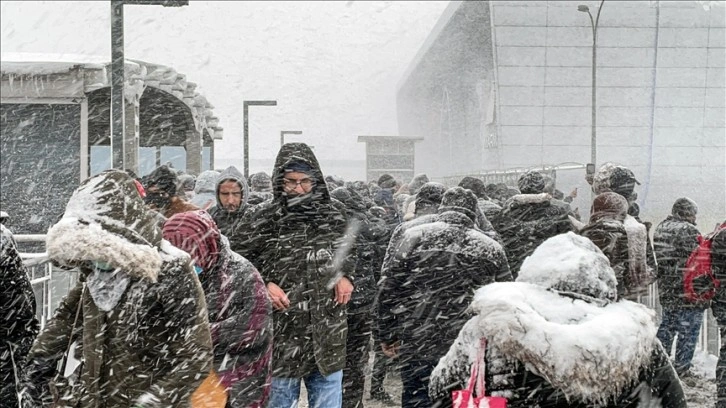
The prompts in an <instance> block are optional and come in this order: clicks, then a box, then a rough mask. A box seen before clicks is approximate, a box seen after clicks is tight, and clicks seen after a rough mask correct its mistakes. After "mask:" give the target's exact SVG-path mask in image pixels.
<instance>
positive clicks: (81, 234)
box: [24, 170, 212, 407]
mask: <svg viewBox="0 0 726 408" xmlns="http://www.w3.org/2000/svg"><path fill="white" fill-rule="evenodd" d="M47 249H48V257H49V258H50V259H51V261H53V262H54V263H55V264H56V265H58V266H62V267H67V268H72V267H77V268H79V270H80V274H81V278H80V279H79V280H78V282H77V284H76V286H75V287H74V288H73V289H71V291H70V292H69V294H68V295H67V296H66V297H65V298H64V299H63V301H62V302H61V304H60V306H59V307H58V309H57V310H56V312H55V314H54V316H53V319H52V320H51V321H50V322H48V325H47V326H46V327H45V329H44V330H43V332H42V333H41V334H40V336H38V339H37V341H36V342H35V344H33V347H32V349H31V351H30V355H29V356H28V362H29V363H28V366H27V374H26V379H25V381H24V384H25V386H26V388H27V389H28V392H29V394H28V396H29V397H30V398H31V399H32V401H33V403H32V404H31V406H36V407H40V406H46V405H47V404H48V403H49V402H50V401H49V400H50V399H51V398H50V396H49V395H48V394H49V392H48V388H49V383H55V384H56V385H57V384H58V381H59V379H60V378H62V377H63V376H64V375H65V371H66V369H67V367H66V365H67V364H68V363H69V362H68V361H67V359H68V357H67V354H68V353H70V352H71V349H72V345H73V343H77V344H79V345H81V348H82V360H81V363H80V366H79V367H78V368H77V372H78V373H79V380H78V381H76V383H75V385H74V386H68V387H64V388H55V387H54V389H55V390H56V392H53V394H54V395H53V399H54V401H53V402H55V403H56V404H58V406H82V407H156V406H186V405H187V404H188V401H189V397H190V395H191V394H192V392H193V391H194V390H195V389H196V388H197V387H198V386H199V385H200V383H201V382H202V380H204V379H205V377H207V375H208V373H209V370H210V368H211V362H212V340H211V335H210V332H209V323H208V320H207V308H206V303H205V300H204V293H203V292H202V287H201V285H200V284H199V280H198V279H197V278H196V274H195V273H194V269H193V268H192V265H191V263H190V260H189V256H188V255H187V254H185V253H184V252H182V251H180V250H178V249H176V248H174V247H173V246H172V245H171V244H169V242H167V241H164V240H163V239H162V234H161V229H160V228H159V227H158V226H157V224H156V222H155V220H154V219H153V216H152V215H151V214H150V213H149V211H147V209H146V206H144V205H143V202H142V200H141V197H140V196H139V193H138V191H137V188H136V186H135V184H134V182H133V180H132V179H131V178H130V177H129V176H128V175H126V173H123V172H121V171H117V170H108V171H105V172H103V173H100V174H98V175H96V176H94V177H91V178H89V179H87V180H86V181H84V182H83V183H82V184H81V185H80V186H79V187H78V189H76V191H75V192H74V193H73V195H72V196H71V198H70V200H69V201H68V204H67V206H66V210H65V213H64V214H63V217H62V218H61V220H60V221H59V222H58V223H56V224H55V225H54V226H52V227H51V228H50V230H49V231H48V235H47ZM64 355H65V356H64ZM54 377H55V379H54ZM41 401H42V403H41Z"/></svg>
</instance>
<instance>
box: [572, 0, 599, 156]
mask: <svg viewBox="0 0 726 408" xmlns="http://www.w3.org/2000/svg"><path fill="white" fill-rule="evenodd" d="M603 3H605V0H601V1H600V7H598V9H597V15H596V16H595V18H594V19H593V18H592V13H590V8H589V7H588V6H587V5H584V4H580V5H579V6H577V11H580V12H583V13H587V15H588V16H590V24H591V25H592V138H591V140H590V162H591V163H592V164H593V165H596V164H597V25H598V22H599V21H600V11H602V6H603Z"/></svg>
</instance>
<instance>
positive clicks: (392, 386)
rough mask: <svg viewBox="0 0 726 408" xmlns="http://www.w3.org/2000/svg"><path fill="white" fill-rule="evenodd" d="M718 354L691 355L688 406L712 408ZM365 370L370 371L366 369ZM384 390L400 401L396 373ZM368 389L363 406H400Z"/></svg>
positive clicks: (304, 407) (686, 385) (303, 407)
mask: <svg viewBox="0 0 726 408" xmlns="http://www.w3.org/2000/svg"><path fill="white" fill-rule="evenodd" d="M717 361H718V356H714V355H712V354H708V353H706V352H703V351H701V350H696V354H695V355H694V357H693V368H692V370H693V372H694V373H695V374H696V375H697V376H696V377H694V378H693V380H692V381H690V380H689V383H690V384H692V385H693V386H689V383H684V384H683V391H684V392H685V393H686V397H687V400H688V406H689V408H713V406H714V405H715V404H716V382H715V380H716V362H717ZM367 372H369V373H370V370H369V369H368V370H367ZM384 385H385V387H386V391H388V393H389V394H391V396H392V397H394V398H395V399H397V400H399V401H400V396H401V391H402V388H401V378H400V377H399V375H398V373H389V374H388V375H387V376H386V380H385V383H384ZM369 389H370V375H369V376H367V377H366V384H365V398H364V400H363V406H364V407H365V408H393V407H400V406H401V405H400V404H399V405H395V406H387V405H383V404H381V403H379V402H378V401H372V400H369V399H368V396H369V394H368V390H369ZM306 398H307V397H306V394H305V391H304V387H303V392H302V398H301V402H302V403H301V404H300V405H299V407H300V408H308V404H307V402H306Z"/></svg>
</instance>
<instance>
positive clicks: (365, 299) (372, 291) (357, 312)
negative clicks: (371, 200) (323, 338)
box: [328, 184, 390, 408]
mask: <svg viewBox="0 0 726 408" xmlns="http://www.w3.org/2000/svg"><path fill="white" fill-rule="evenodd" d="M328 185H330V184H328ZM330 195H331V196H332V197H333V198H335V199H336V200H338V201H340V202H341V203H343V205H344V206H345V209H346V212H347V216H348V222H355V223H358V226H359V227H358V236H357V239H356V249H357V259H358V261H357V263H356V267H355V276H356V280H355V289H354V291H353V296H352V297H351V300H350V302H349V303H348V338H347V341H346V364H345V369H344V370H343V407H344V408H356V407H358V408H362V407H363V385H364V384H365V374H364V372H363V369H364V368H365V367H366V365H367V364H368V351H369V346H370V340H371V331H372V321H373V306H374V301H375V297H376V293H377V292H378V287H377V282H378V279H380V270H381V265H382V264H383V256H384V253H383V252H382V251H381V244H380V242H381V240H383V239H385V238H386V237H389V238H390V232H389V228H388V225H387V224H386V222H385V221H383V219H380V218H378V217H375V216H374V215H372V214H371V213H369V212H368V211H367V210H366V207H365V205H364V203H363V199H362V198H361V197H360V196H359V195H358V193H357V192H356V191H355V190H354V189H353V188H352V187H338V188H336V189H335V190H333V191H332V192H331V193H330Z"/></svg>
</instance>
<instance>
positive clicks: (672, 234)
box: [653, 215, 708, 309]
mask: <svg viewBox="0 0 726 408" xmlns="http://www.w3.org/2000/svg"><path fill="white" fill-rule="evenodd" d="M699 235H700V232H699V231H698V229H697V228H696V226H695V225H693V224H691V223H690V222H688V221H686V220H684V219H682V218H680V217H678V216H675V215H669V216H668V217H667V218H666V219H665V220H663V222H661V223H660V224H658V227H656V229H655V232H654V233H653V245H654V247H655V256H656V258H657V259H658V291H659V294H660V303H661V305H662V306H663V307H679V308H683V307H685V308H698V309H706V308H707V306H708V305H696V304H693V303H689V302H687V301H686V300H685V299H684V296H683V295H684V291H683V267H684V266H685V264H686V260H687V259H688V257H689V255H691V252H693V250H694V249H696V247H697V246H698V236H699Z"/></svg>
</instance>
